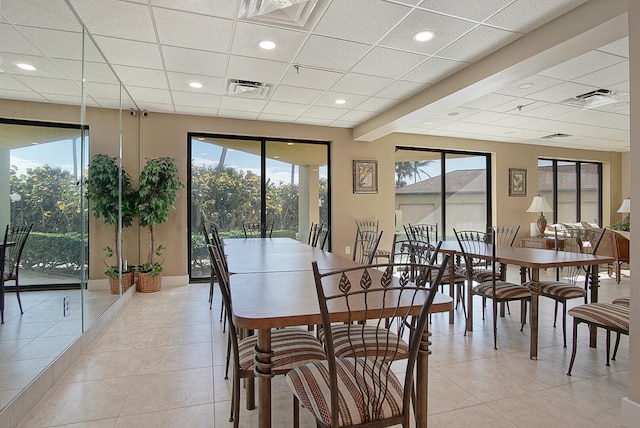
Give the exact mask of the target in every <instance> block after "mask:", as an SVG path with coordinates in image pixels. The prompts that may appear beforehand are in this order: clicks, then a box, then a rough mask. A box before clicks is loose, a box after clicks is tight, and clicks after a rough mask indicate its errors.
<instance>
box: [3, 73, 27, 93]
mask: <svg viewBox="0 0 640 428" xmlns="http://www.w3.org/2000/svg"><path fill="white" fill-rule="evenodd" d="M0 89H2V90H10V91H29V90H30V89H29V88H27V87H26V86H24V85H23V84H22V83H20V82H19V81H17V80H16V79H14V78H13V77H11V76H10V75H8V74H6V73H0Z"/></svg>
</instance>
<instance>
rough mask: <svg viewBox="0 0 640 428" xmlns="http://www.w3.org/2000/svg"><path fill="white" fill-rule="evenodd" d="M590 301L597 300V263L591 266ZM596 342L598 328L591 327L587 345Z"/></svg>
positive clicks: (593, 346)
mask: <svg viewBox="0 0 640 428" xmlns="http://www.w3.org/2000/svg"><path fill="white" fill-rule="evenodd" d="M590 280H591V281H590V282H591V303H596V302H597V301H598V287H599V286H600V278H598V265H592V266H591V278H590ZM597 342H598V328H597V327H595V326H594V327H592V328H590V329H589V346H590V347H591V348H595V347H597V345H598V344H597Z"/></svg>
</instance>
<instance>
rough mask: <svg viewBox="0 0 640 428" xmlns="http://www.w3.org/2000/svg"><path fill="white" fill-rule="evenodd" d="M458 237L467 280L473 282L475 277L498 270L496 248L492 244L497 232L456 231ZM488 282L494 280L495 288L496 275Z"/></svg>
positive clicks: (491, 276) (490, 276)
mask: <svg viewBox="0 0 640 428" xmlns="http://www.w3.org/2000/svg"><path fill="white" fill-rule="evenodd" d="M453 233H454V234H455V235H456V239H457V240H458V244H459V245H460V249H461V250H462V258H463V259H464V267H465V271H466V273H467V278H468V279H469V280H470V281H471V280H472V279H473V278H474V277H476V276H479V275H481V274H482V273H484V272H486V270H487V269H491V270H492V272H497V270H496V248H495V245H493V244H492V242H493V241H494V236H493V235H494V234H495V232H494V231H493V230H492V231H491V233H486V232H480V231H477V230H460V231H458V230H456V229H453ZM487 279H488V280H493V286H494V287H495V281H496V275H489V278H487Z"/></svg>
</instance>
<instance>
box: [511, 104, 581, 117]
mask: <svg viewBox="0 0 640 428" xmlns="http://www.w3.org/2000/svg"><path fill="white" fill-rule="evenodd" d="M575 109H576V108H575V107H573V106H568V105H564V104H551V103H543V102H538V103H536V104H531V105H527V106H525V107H524V108H523V109H522V111H521V113H520V115H521V116H527V117H535V118H538V119H544V118H553V117H556V116H560V115H562V114H565V113H568V112H570V111H573V110H575Z"/></svg>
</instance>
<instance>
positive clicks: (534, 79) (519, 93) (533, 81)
mask: <svg viewBox="0 0 640 428" xmlns="http://www.w3.org/2000/svg"><path fill="white" fill-rule="evenodd" d="M560 83H562V80H559V79H552V78H551V77H546V76H540V75H538V74H536V75H534V76H530V77H527V78H524V79H522V80H519V81H517V82H514V83H510V84H508V85H507V86H505V87H503V88H500V89H499V90H497V91H495V92H496V93H499V94H504V95H512V96H514V97H526V96H527V95H529V94H532V93H534V92H538V91H541V90H543V89H547V88H550V87H552V86H555V85H559V84H560ZM524 84H527V85H533V86H531V87H529V88H519V87H518V86H520V85H524Z"/></svg>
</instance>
